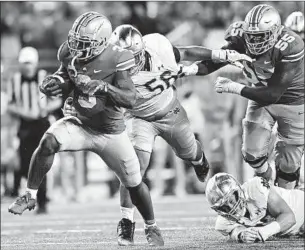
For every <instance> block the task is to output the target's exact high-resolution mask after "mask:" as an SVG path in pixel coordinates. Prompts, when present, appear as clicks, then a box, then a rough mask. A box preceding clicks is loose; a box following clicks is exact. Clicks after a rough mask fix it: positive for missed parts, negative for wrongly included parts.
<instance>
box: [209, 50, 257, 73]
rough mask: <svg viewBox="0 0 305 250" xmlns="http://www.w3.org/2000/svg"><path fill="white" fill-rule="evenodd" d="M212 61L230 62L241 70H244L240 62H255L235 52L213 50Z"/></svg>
mask: <svg viewBox="0 0 305 250" xmlns="http://www.w3.org/2000/svg"><path fill="white" fill-rule="evenodd" d="M212 60H213V61H215V62H228V63H230V64H233V65H234V66H237V67H239V68H243V65H242V64H241V63H240V61H248V62H253V59H252V58H251V57H249V56H248V55H245V54H240V53H238V52H237V51H235V50H228V49H227V50H222V49H219V50H212Z"/></svg>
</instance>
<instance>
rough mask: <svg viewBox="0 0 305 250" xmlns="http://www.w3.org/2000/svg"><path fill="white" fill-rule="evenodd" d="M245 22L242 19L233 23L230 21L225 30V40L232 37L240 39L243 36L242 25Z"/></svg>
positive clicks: (230, 39)
mask: <svg viewBox="0 0 305 250" xmlns="http://www.w3.org/2000/svg"><path fill="white" fill-rule="evenodd" d="M244 24H245V22H244V21H238V22H235V23H232V24H231V25H230V26H229V28H228V29H227V30H226V32H225V40H226V41H232V40H234V38H235V39H236V38H237V39H241V38H243V33H244V31H243V26H244Z"/></svg>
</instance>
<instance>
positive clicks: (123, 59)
mask: <svg viewBox="0 0 305 250" xmlns="http://www.w3.org/2000/svg"><path fill="white" fill-rule="evenodd" d="M112 49H113V50H116V51H117V63H116V71H125V70H128V69H130V68H132V67H134V66H135V59H134V56H133V54H132V53H131V52H130V51H129V50H126V49H122V48H120V47H118V46H116V45H114V46H113V48H112Z"/></svg>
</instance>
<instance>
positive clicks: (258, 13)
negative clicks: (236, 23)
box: [253, 5, 266, 24]
mask: <svg viewBox="0 0 305 250" xmlns="http://www.w3.org/2000/svg"><path fill="white" fill-rule="evenodd" d="M265 7H266V6H265V5H261V6H259V8H258V9H257V12H256V16H255V17H253V18H254V23H255V24H258V23H259V20H260V18H261V17H262V13H263V10H264V8H265Z"/></svg>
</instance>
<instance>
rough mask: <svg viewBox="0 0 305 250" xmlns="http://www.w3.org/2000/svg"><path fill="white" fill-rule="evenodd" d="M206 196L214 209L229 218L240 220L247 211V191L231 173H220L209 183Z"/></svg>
mask: <svg viewBox="0 0 305 250" xmlns="http://www.w3.org/2000/svg"><path fill="white" fill-rule="evenodd" d="M205 193H206V197H207V200H208V202H209V204H210V206H211V208H212V209H214V210H215V211H216V212H217V213H218V214H219V215H221V216H224V217H226V218H228V219H229V220H233V221H239V220H240V219H241V218H242V217H243V216H244V214H245V212H246V198H245V193H244V191H243V189H242V187H241V185H240V184H239V183H238V181H237V180H236V179H235V178H234V177H233V176H232V175H230V174H227V173H218V174H216V175H214V176H213V177H212V178H211V179H210V180H209V181H208V183H207V186H206V190H205Z"/></svg>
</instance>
